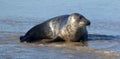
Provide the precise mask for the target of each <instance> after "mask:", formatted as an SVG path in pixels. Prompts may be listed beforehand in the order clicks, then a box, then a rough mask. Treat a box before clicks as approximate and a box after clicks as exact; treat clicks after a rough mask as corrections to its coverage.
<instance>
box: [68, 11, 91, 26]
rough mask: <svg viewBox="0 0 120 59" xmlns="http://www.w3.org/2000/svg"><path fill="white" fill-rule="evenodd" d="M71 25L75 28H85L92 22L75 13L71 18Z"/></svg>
mask: <svg viewBox="0 0 120 59" xmlns="http://www.w3.org/2000/svg"><path fill="white" fill-rule="evenodd" d="M69 23H70V24H71V25H73V26H80V27H84V26H87V25H90V21H89V20H87V19H86V18H85V17H84V16H83V15H80V14H78V13H73V14H71V15H70V17H69Z"/></svg>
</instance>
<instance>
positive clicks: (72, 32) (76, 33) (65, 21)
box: [20, 13, 90, 42]
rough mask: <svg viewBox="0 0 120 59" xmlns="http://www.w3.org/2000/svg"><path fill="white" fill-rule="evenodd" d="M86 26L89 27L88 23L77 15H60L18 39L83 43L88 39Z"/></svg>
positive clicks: (22, 40)
mask: <svg viewBox="0 0 120 59" xmlns="http://www.w3.org/2000/svg"><path fill="white" fill-rule="evenodd" d="M87 25H90V21H89V20H87V19H86V18H85V17H84V16H83V15H81V14H79V13H72V14H71V15H61V16H57V17H54V18H51V19H49V20H47V21H45V22H43V23H41V24H38V25H36V26H34V27H33V28H31V29H30V30H29V31H28V32H27V33H26V34H25V35H24V36H21V37H20V41H21V42H24V41H26V42H34V41H37V40H42V39H51V40H50V41H48V42H56V41H61V40H63V41H67V42H80V41H81V42H85V41H87V38H88V32H87V30H86V26H87Z"/></svg>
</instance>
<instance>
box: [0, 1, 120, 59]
mask: <svg viewBox="0 0 120 59" xmlns="http://www.w3.org/2000/svg"><path fill="white" fill-rule="evenodd" d="M58 1H59V0H54V1H49V0H45V1H42V0H31V1H29V0H20V1H18V0H10V1H9V0H5V1H2V0H0V59H34V58H38V59H120V46H119V45H120V34H119V33H120V31H119V30H120V27H119V25H120V20H119V18H120V14H119V13H120V11H119V10H120V8H119V6H120V4H119V3H120V1H119V0H115V1H114V2H113V1H112V0H106V1H104V0H100V1H98V0H91V1H88V0H81V1H79V0H76V1H71V2H70V1H66V0H62V1H60V2H58ZM53 3H54V4H53ZM63 5H64V6H63ZM58 6H59V7H58ZM58 11H59V12H58ZM73 12H79V13H81V14H83V15H84V16H85V17H86V18H87V19H89V20H90V21H91V26H89V27H88V32H89V41H88V46H87V47H81V46H67V45H65V44H48V45H44V44H35V43H31V44H28V43H20V42H19V36H20V35H24V34H25V33H26V32H27V31H28V30H29V29H30V28H31V27H33V26H34V25H36V24H39V23H41V22H43V21H45V20H47V19H49V18H51V17H54V16H58V15H62V14H70V13H73ZM86 56H87V57H86Z"/></svg>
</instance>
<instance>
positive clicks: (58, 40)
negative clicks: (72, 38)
mask: <svg viewBox="0 0 120 59" xmlns="http://www.w3.org/2000/svg"><path fill="white" fill-rule="evenodd" d="M63 41H64V40H63V39H62V38H61V37H59V36H58V37H56V38H55V39H53V40H50V41H48V42H47V43H53V42H63Z"/></svg>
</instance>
